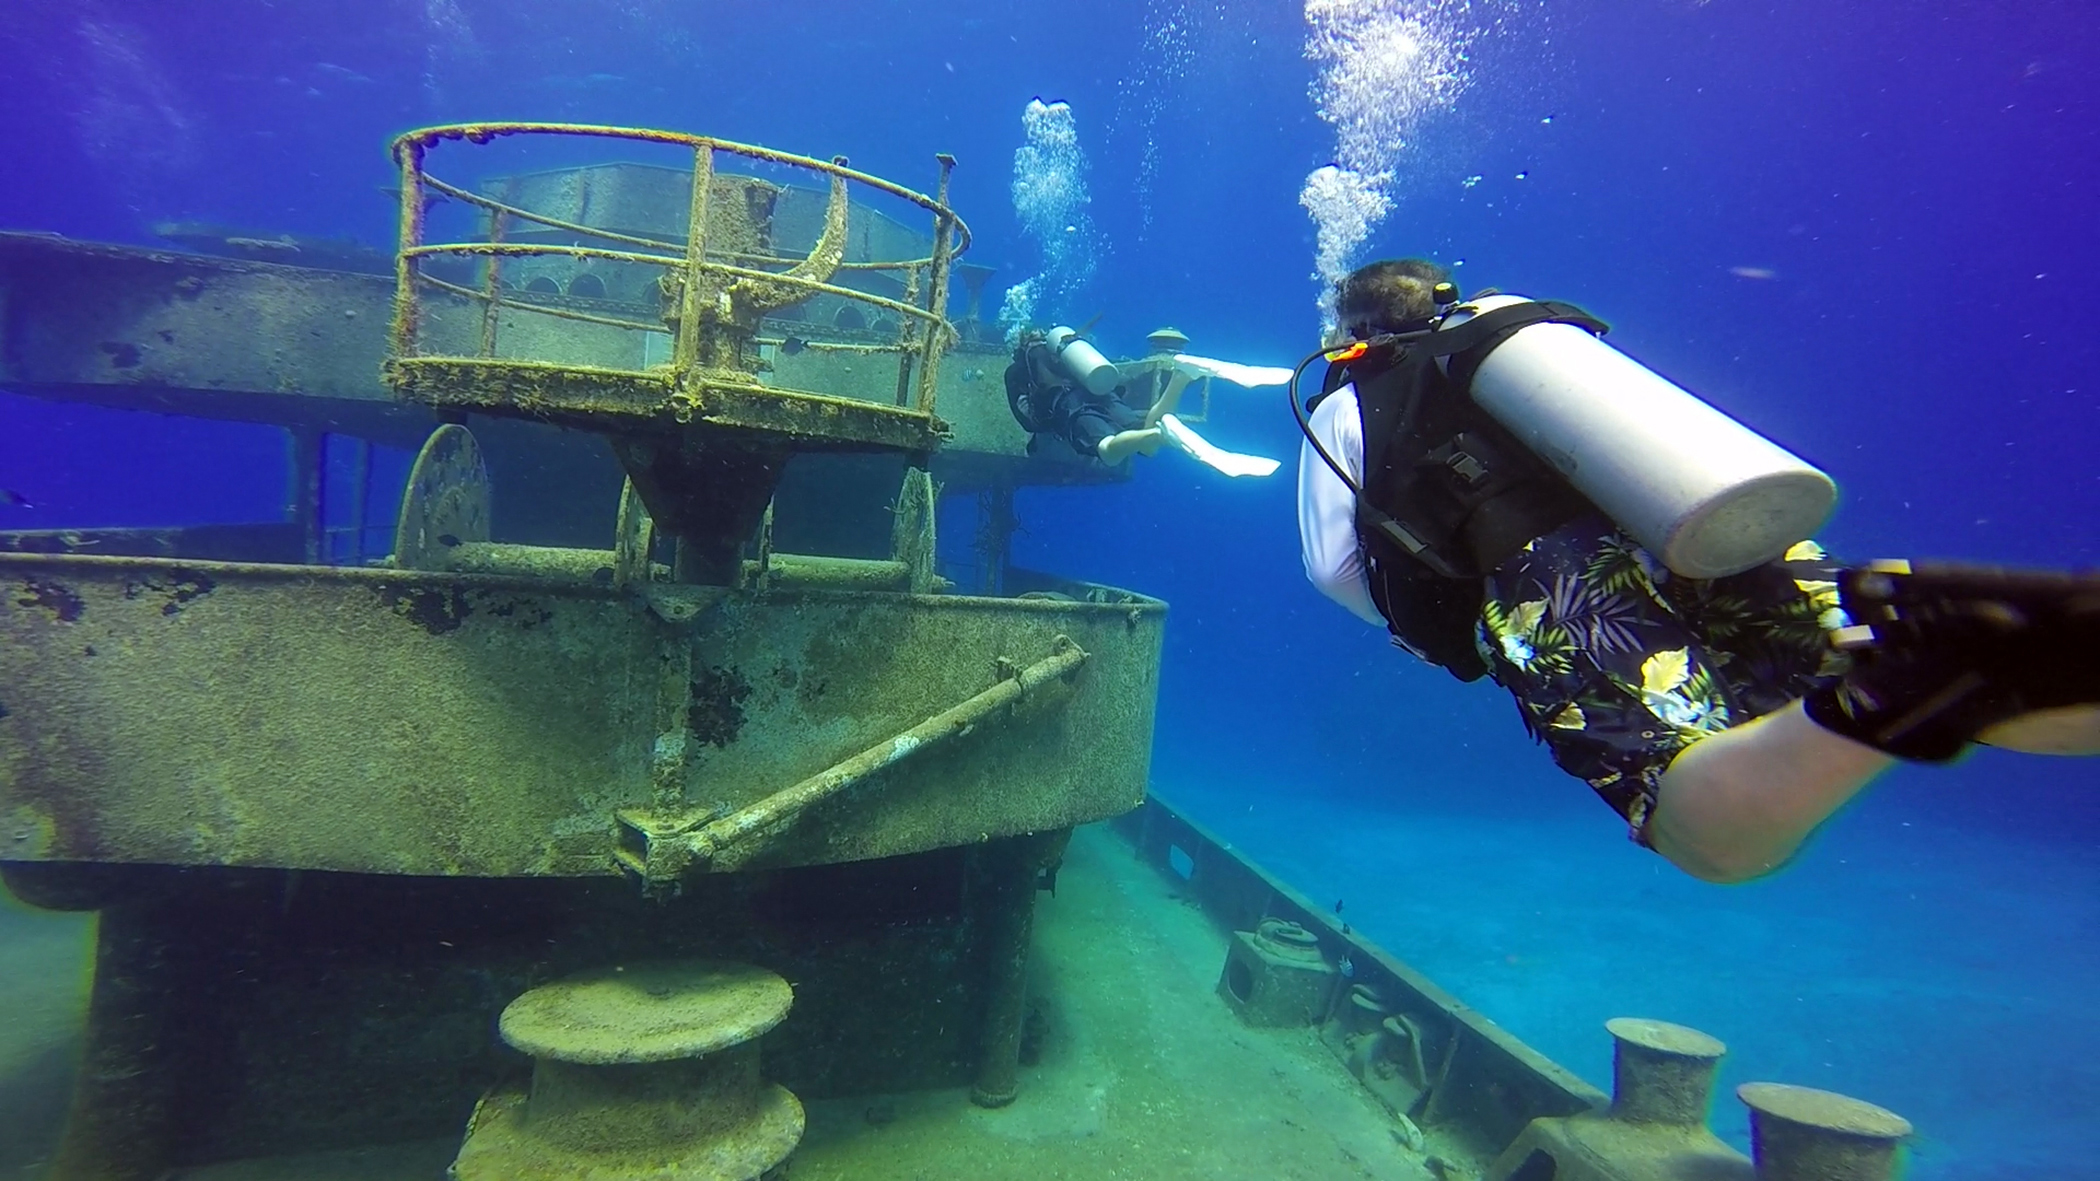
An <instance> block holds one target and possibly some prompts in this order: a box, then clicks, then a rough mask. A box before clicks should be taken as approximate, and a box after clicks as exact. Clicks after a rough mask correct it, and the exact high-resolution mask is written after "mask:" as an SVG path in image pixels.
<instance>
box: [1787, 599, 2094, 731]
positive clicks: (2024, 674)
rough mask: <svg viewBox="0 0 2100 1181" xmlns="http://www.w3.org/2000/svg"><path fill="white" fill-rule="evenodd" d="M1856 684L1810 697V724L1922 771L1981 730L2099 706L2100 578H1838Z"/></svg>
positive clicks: (1851, 678)
mask: <svg viewBox="0 0 2100 1181" xmlns="http://www.w3.org/2000/svg"><path fill="white" fill-rule="evenodd" d="M1838 586H1839V593H1840V601H1841V602H1842V603H1843V605H1844V608H1845V612H1846V614H1847V615H1849V616H1851V619H1852V626H1850V627H1847V628H1844V629H1842V630H1840V631H1839V632H1837V633H1836V634H1835V635H1834V637H1833V642H1834V643H1835V644H1836V645H1837V646H1838V647H1839V648H1841V649H1844V650H1846V651H1849V652H1851V653H1852V654H1853V660H1854V665H1853V668H1852V670H1851V671H1850V672H1848V673H1847V674H1845V676H1844V677H1842V678H1840V679H1839V680H1837V681H1836V682H1834V683H1832V684H1830V685H1827V686H1825V687H1823V688H1821V689H1818V690H1817V691H1815V692H1813V693H1811V694H1809V696H1808V697H1807V699H1806V700H1805V702H1804V705H1805V707H1806V709H1807V711H1808V715H1809V717H1810V718H1812V719H1814V720H1815V722H1816V723H1817V724H1819V725H1821V726H1822V727H1823V728H1824V729H1827V730H1830V731H1832V732H1834V733H1837V734H1842V735H1844V736H1845V737H1848V738H1852V739H1855V740H1857V741H1859V742H1864V743H1866V744H1867V745H1869V746H1873V747H1876V748H1878V749H1880V750H1883V751H1886V752H1888V753H1889V754H1892V755H1895V756H1897V757H1898V758H1904V759H1912V760H1916V761H1919V762H1945V761H1946V760H1949V759H1952V758H1954V757H1955V756H1956V755H1958V754H1960V753H1961V752H1962V750H1963V749H1964V748H1966V747H1967V746H1968V745H1969V744H1970V743H1971V742H1974V741H1977V740H1978V738H1979V736H1981V735H1983V733H1984V732H1985V731H1986V730H1992V729H1993V728H1994V727H2001V726H2002V725H2003V724H2004V723H2007V722H2011V721H2013V720H2015V719H2019V718H2022V717H2024V716H2027V715H2034V714H2038V713H2041V712H2043V711H2052V710H2063V709H2065V708H2067V707H2076V706H2089V705H2095V704H2100V574H2090V573H2087V574H2073V573H2065V572H2058V571H2031V570H2007V569H2002V568H1999V567H1994V566H1967V565H1958V564H1952V563H1934V564H1922V563H1921V564H1918V565H1915V566H1914V565H1912V564H1911V563H1908V562H1876V563H1872V564H1870V565H1867V566H1862V567H1855V568H1852V569H1848V570H1845V571H1844V572H1843V573H1842V574H1840V576H1839V582H1838Z"/></svg>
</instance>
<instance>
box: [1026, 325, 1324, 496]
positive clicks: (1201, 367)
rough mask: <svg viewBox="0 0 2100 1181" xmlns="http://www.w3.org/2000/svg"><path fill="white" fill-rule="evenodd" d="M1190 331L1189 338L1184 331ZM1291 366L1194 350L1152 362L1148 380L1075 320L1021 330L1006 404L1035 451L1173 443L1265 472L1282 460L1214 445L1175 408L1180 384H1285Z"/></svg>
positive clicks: (1111, 459) (1248, 472) (1107, 450)
mask: <svg viewBox="0 0 2100 1181" xmlns="http://www.w3.org/2000/svg"><path fill="white" fill-rule="evenodd" d="M1184 339H1185V338H1184ZM1289 376H1290V371H1289V370H1287V369H1262V368H1258V367H1255V366H1250V365H1240V364H1236V363H1234V362H1230V361H1214V360H1211V359H1209V358H1206V357H1195V356H1190V355H1188V354H1185V353H1183V354H1171V355H1168V356H1166V357H1165V358H1164V359H1163V362H1162V363H1161V364H1156V365H1152V366H1148V367H1147V368H1146V369H1145V372H1144V379H1143V380H1130V381H1126V380H1125V379H1124V375H1123V373H1122V371H1121V370H1119V369H1118V368H1117V367H1116V365H1115V364H1113V363H1112V362H1110V361H1109V360H1108V358H1106V357H1104V356H1102V355H1101V351H1100V350H1099V349H1096V348H1095V347H1094V346H1093V345H1092V344H1090V343H1088V342H1087V340H1086V339H1085V337H1083V336H1082V335H1081V334H1080V333H1078V332H1076V331H1074V330H1073V329H1071V328H1067V327H1063V326H1059V327H1054V328H1050V329H1048V330H1037V329H1029V330H1026V331H1023V332H1022V333H1021V334H1020V336H1019V338H1018V340H1017V343H1016V345H1015V347H1014V357H1013V363H1012V364H1010V365H1008V366H1007V367H1006V404H1007V408H1008V409H1009V410H1011V411H1012V412H1013V416H1014V421H1015V422H1017V423H1019V424H1020V425H1021V429H1023V430H1025V431H1027V432H1028V434H1029V440H1028V451H1029V454H1031V455H1034V454H1037V447H1038V445H1039V444H1041V443H1042V441H1043V440H1045V439H1053V440H1056V441H1058V442H1061V443H1063V444H1065V445H1066V446H1068V447H1070V448H1071V449H1072V451H1073V452H1074V453H1076V454H1078V455H1081V456H1085V457H1087V458H1089V459H1098V460H1099V461H1100V462H1102V463H1103V464H1107V465H1109V466H1114V465H1116V464H1120V463H1122V462H1124V461H1125V460H1127V459H1129V458H1130V457H1131V456H1133V455H1152V454H1155V453H1157V452H1158V451H1159V450H1160V448H1162V447H1167V446H1171V447H1173V448H1175V449H1177V450H1179V451H1182V452H1184V453H1186V454H1187V455H1189V456H1190V457H1191V458H1193V459H1195V460H1196V461H1197V462H1199V463H1202V464H1204V465H1205V466H1207V467H1209V468H1211V469H1212V470H1214V471H1218V472H1222V473H1223V474H1225V475H1228V476H1266V475H1270V474H1273V473H1274V472H1275V471H1276V469H1277V468H1278V467H1279V466H1281V465H1280V464H1279V463H1278V462H1277V461H1276V460H1273V459H1264V458H1263V457H1261V456H1258V455H1241V454H1239V453H1237V452H1232V451H1225V450H1222V449H1221V448H1218V447H1216V446H1213V445H1212V444H1211V443H1210V441H1209V440H1207V439H1205V438H1203V436H1201V435H1199V434H1197V433H1196V432H1195V430H1194V429H1192V428H1191V427H1190V426H1189V425H1188V424H1187V423H1185V422H1183V421H1182V420H1181V419H1180V418H1179V417H1177V416H1176V415H1175V414H1174V410H1175V408H1176V406H1177V405H1179V402H1180V398H1181V395H1182V392H1183V391H1184V390H1186V389H1187V388H1188V385H1189V383H1190V382H1191V381H1192V380H1194V379H1196V378H1199V377H1221V378H1223V379H1225V380H1227V381H1231V382H1235V383H1237V384H1240V385H1248V386H1256V385H1280V384H1282V383H1283V382H1284V381H1285V380H1287V379H1288V378H1289Z"/></svg>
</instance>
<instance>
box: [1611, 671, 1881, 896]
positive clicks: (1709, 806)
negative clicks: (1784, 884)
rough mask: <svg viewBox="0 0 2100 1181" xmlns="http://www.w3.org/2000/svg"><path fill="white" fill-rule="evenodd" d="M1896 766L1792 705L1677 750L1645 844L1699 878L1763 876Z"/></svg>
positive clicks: (1735, 879) (1728, 879)
mask: <svg viewBox="0 0 2100 1181" xmlns="http://www.w3.org/2000/svg"><path fill="white" fill-rule="evenodd" d="M1895 762H1896V760H1895V759H1893V758H1891V757H1889V756H1888V755H1886V754H1883V753H1882V752H1880V751H1878V750H1875V749H1874V748H1873V747H1871V746H1868V745H1866V744H1864V743H1860V742H1854V741H1852V740H1851V739H1849V738H1844V737H1841V736H1839V735H1836V734H1833V733H1831V732H1830V731H1828V730H1826V729H1824V728H1823V727H1821V726H1819V725H1817V724H1816V723H1814V722H1813V721H1810V720H1809V718H1808V715H1807V714H1805V713H1803V712H1802V710H1801V703H1800V702H1798V701H1797V702H1794V703H1793V704H1792V705H1789V706H1787V707H1786V708H1785V709H1782V710H1779V711H1778V712H1776V713H1771V714H1767V715H1765V716H1764V717H1761V718H1757V719H1755V720H1754V721H1750V722H1745V723H1744V724H1742V725H1740V726H1736V727H1734V728H1733V729H1729V730H1724V731H1722V732H1721V733H1719V734H1715V735H1713V736H1711V737H1709V738H1703V739H1701V740H1699V741H1698V742H1696V743H1693V744H1692V745H1691V746H1688V747H1686V748H1685V749H1684V750H1682V751H1679V752H1678V754H1677V757H1676V758H1675V759H1673V760H1671V762H1670V768H1669V770H1668V771H1666V772H1664V773H1663V777H1662V783H1661V785H1660V787H1659V790H1658V792H1657V795H1656V803H1655V814H1654V815H1653V816H1651V817H1649V820H1648V840H1649V843H1650V844H1652V845H1653V846H1654V847H1655V851H1656V852H1658V853H1661V854H1662V855H1663V856H1664V857H1667V858H1669V859H1670V860H1671V861H1672V862H1674V863H1675V864H1676V865H1677V866H1678V868H1680V869H1682V870H1684V871H1685V872H1686V873H1688V874H1691V875H1692V876H1693V877H1695V878H1701V879H1704V880H1706V881H1709V882H1742V881H1748V880H1750V879H1751V878H1756V877H1762V876H1763V875H1765V874H1768V873H1770V872H1772V871H1773V870H1775V869H1777V868H1779V867H1780V866H1781V865H1783V864H1785V863H1786V860H1787V858H1789V857H1792V856H1793V855H1794V851H1795V850H1797V849H1799V848H1800V847H1801V842H1803V841H1805V840H1807V839H1808V835H1809V834H1810V833H1812V832H1814V831H1815V830H1816V828H1817V826H1818V825H1821V824H1822V823H1823V822H1824V821H1825V820H1828V819H1829V818H1830V816H1831V814H1832V813H1833V812H1836V811H1837V810H1838V809H1839V808H1841V807H1843V806H1844V805H1845V803H1846V801H1848V800H1850V799H1851V798H1852V797H1853V796H1855V795H1858V794H1859V791H1860V789H1861V788H1863V787H1865V786H1866V785H1867V783H1868V781H1870V780H1872V779H1873V778H1874V777H1875V776H1876V775H1879V774H1880V773H1881V772H1883V771H1885V770H1887V769H1888V768H1889V767H1890V766H1891V765H1893V764H1894V763H1895Z"/></svg>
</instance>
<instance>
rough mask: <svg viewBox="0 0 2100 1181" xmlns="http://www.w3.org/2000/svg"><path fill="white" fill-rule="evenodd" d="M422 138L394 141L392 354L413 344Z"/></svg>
mask: <svg viewBox="0 0 2100 1181" xmlns="http://www.w3.org/2000/svg"><path fill="white" fill-rule="evenodd" d="M423 152H424V146H423V141H422V140H406V139H397V140H395V141H394V160H395V162H396V163H398V164H400V165H401V218H400V225H399V230H398V234H397V240H398V241H399V243H400V246H399V248H398V250H397V252H396V253H395V255H394V320H393V324H392V325H391V326H390V328H389V332H390V334H391V337H390V339H391V343H392V345H393V348H392V350H391V351H392V353H393V355H394V356H395V357H412V356H414V355H415V346H416V255H415V253H414V251H415V250H416V248H417V247H419V246H421V245H422V244H423Z"/></svg>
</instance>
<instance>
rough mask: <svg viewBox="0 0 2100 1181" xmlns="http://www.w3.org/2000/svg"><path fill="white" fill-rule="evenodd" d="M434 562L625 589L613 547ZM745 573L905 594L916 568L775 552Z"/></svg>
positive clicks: (470, 551)
mask: <svg viewBox="0 0 2100 1181" xmlns="http://www.w3.org/2000/svg"><path fill="white" fill-rule="evenodd" d="M430 558H431V559H432V561H433V564H432V565H431V566H430V567H429V568H430V569H434V570H445V571H450V572H453V573H458V574H509V575H516V576H519V577H523V578H555V579H565V580H568V581H573V582H606V581H611V582H612V583H614V584H615V585H625V584H624V583H622V581H621V578H620V572H621V561H620V557H619V553H618V551H616V550H609V549H574V548H568V547H563V546H548V545H517V544H514V543H511V542H505V541H463V542H460V543H459V544H458V545H451V546H446V547H444V548H443V549H442V550H439V551H437V552H435V553H433V554H431V555H430ZM649 569H650V570H651V571H652V572H653V573H654V574H655V576H657V577H667V576H668V575H669V574H670V570H669V569H668V568H667V567H664V566H655V565H652V566H650V567H649ZM641 570H642V566H641V562H640V559H637V560H636V561H635V562H634V564H633V567H632V572H631V573H630V574H629V575H628V581H629V582H647V581H650V578H649V577H646V576H644V575H642V573H641ZM761 574H762V575H763V578H761V577H760V575H761ZM744 575H745V581H746V582H747V583H750V584H752V585H757V586H761V587H768V588H779V589H790V588H792V589H822V590H845V591H906V590H910V589H911V582H912V566H911V564H910V563H908V562H903V561H898V560H895V559H883V558H833V557H826V556H822V555H817V554H782V553H775V554H773V555H771V557H770V560H769V561H768V562H767V563H766V565H765V566H764V567H763V568H761V566H760V564H759V563H757V562H753V561H746V562H745V563H744Z"/></svg>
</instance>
